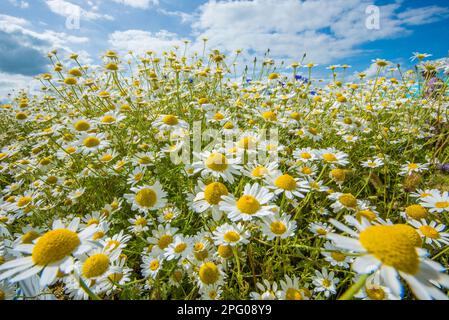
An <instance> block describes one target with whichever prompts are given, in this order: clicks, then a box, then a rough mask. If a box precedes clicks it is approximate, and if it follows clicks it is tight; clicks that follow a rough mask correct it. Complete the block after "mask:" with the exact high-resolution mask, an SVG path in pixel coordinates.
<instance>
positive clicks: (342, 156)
mask: <svg viewBox="0 0 449 320" xmlns="http://www.w3.org/2000/svg"><path fill="white" fill-rule="evenodd" d="M317 155H318V157H319V159H321V160H322V161H323V163H324V164H327V165H330V166H331V167H336V166H345V165H347V164H348V163H349V161H348V155H347V154H346V153H344V152H341V151H339V150H337V149H335V148H328V149H320V150H318V151H317Z"/></svg>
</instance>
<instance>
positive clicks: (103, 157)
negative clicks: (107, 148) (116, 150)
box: [100, 153, 112, 162]
mask: <svg viewBox="0 0 449 320" xmlns="http://www.w3.org/2000/svg"><path fill="white" fill-rule="evenodd" d="M100 160H101V161H103V162H108V161H111V160H112V154H110V153H107V154H104V155H103V156H102V157H101V158H100Z"/></svg>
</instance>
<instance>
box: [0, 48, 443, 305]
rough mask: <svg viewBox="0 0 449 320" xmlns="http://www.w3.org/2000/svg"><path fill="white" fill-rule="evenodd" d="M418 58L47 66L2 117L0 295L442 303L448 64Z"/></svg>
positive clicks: (67, 60) (120, 60) (213, 57)
mask: <svg viewBox="0 0 449 320" xmlns="http://www.w3.org/2000/svg"><path fill="white" fill-rule="evenodd" d="M415 57H416V58H417V68H416V69H415V70H408V71H407V70H402V69H401V68H400V67H399V66H397V65H393V64H392V63H389V62H388V61H385V60H380V59H377V60H374V61H373V64H374V65H375V67H376V70H377V72H376V74H375V75H374V76H367V75H366V74H363V73H360V74H358V75H355V76H351V74H350V73H349V71H348V69H349V66H347V65H343V66H341V65H335V66H330V67H328V68H327V69H328V70H327V72H328V76H329V75H330V77H328V79H326V80H322V81H320V80H319V79H318V78H317V77H315V76H314V71H315V70H316V65H314V64H303V63H302V62H297V63H293V64H291V65H290V66H288V67H286V66H281V65H280V63H279V62H276V61H274V60H272V59H267V58H266V57H265V58H266V59H265V60H262V61H257V60H255V61H254V66H250V67H247V68H246V69H244V71H242V72H238V70H239V68H241V64H242V63H241V62H240V60H239V58H240V51H237V52H236V53H235V54H230V55H229V56H225V55H224V54H222V53H220V52H219V51H216V50H215V51H211V52H210V53H209V54H207V53H206V54H205V53H203V54H201V53H197V54H193V55H191V56H190V55H187V54H186V53H184V54H182V52H181V53H174V52H169V53H164V54H163V55H157V54H156V53H154V52H147V53H146V54H145V55H141V56H138V55H135V54H132V53H129V54H127V55H122V56H119V55H118V54H117V53H116V52H113V51H108V52H106V53H105V54H104V55H103V56H102V61H103V64H102V65H101V66H99V67H97V68H94V67H90V66H84V65H82V64H81V63H80V62H79V60H78V56H77V55H76V54H73V55H71V56H70V57H64V58H62V57H60V56H59V55H58V53H57V52H52V53H49V59H50V60H51V62H52V64H53V69H54V70H53V71H52V73H48V74H42V75H40V76H38V77H37V78H38V80H39V81H40V82H41V86H42V88H41V92H40V93H39V94H37V95H33V94H29V93H26V92H25V91H19V92H16V95H15V96H13V97H11V99H10V102H7V103H6V104H3V105H1V108H0V128H1V129H0V141H1V144H0V186H1V187H0V192H1V197H0V299H93V300H98V299H103V300H115V299H225V300H228V299H245V300H246V299H282V300H321V299H331V300H334V299H364V300H398V299H447V298H448V295H447V288H449V275H448V273H447V270H446V269H447V266H448V258H449V249H448V248H449V246H448V245H449V233H448V232H446V226H447V225H448V224H449V164H447V163H449V149H448V148H447V146H448V144H449V135H448V132H449V125H448V121H449V119H448V117H449V99H448V95H447V87H448V79H447V76H443V77H442V79H439V81H440V82H439V85H437V86H435V85H432V86H431V85H430V82H431V80H432V79H431V77H430V76H427V75H430V74H434V71H435V72H439V71H440V69H442V68H446V70H447V66H444V65H442V64H440V63H438V62H423V60H424V59H425V57H426V55H425V54H416V55H415ZM422 71H423V72H422ZM442 73H443V74H444V72H442ZM2 98H6V97H2Z"/></svg>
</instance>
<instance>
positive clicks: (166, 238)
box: [157, 234, 173, 250]
mask: <svg viewBox="0 0 449 320" xmlns="http://www.w3.org/2000/svg"><path fill="white" fill-rule="evenodd" d="M172 242H173V236H171V235H169V234H164V235H162V236H161V237H160V238H159V240H158V241H157V245H158V247H159V248H160V249H162V250H163V249H165V248H167V247H168V246H169V245H170V243H172Z"/></svg>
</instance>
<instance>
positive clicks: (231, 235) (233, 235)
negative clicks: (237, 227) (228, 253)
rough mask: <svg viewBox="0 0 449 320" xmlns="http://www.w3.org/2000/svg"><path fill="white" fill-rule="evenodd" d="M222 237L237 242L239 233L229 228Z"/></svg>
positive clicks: (227, 240)
mask: <svg viewBox="0 0 449 320" xmlns="http://www.w3.org/2000/svg"><path fill="white" fill-rule="evenodd" d="M223 239H224V240H225V241H226V242H237V241H239V240H240V235H239V234H238V233H237V232H235V231H233V230H230V231H228V232H226V233H225V234H224V235H223Z"/></svg>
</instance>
